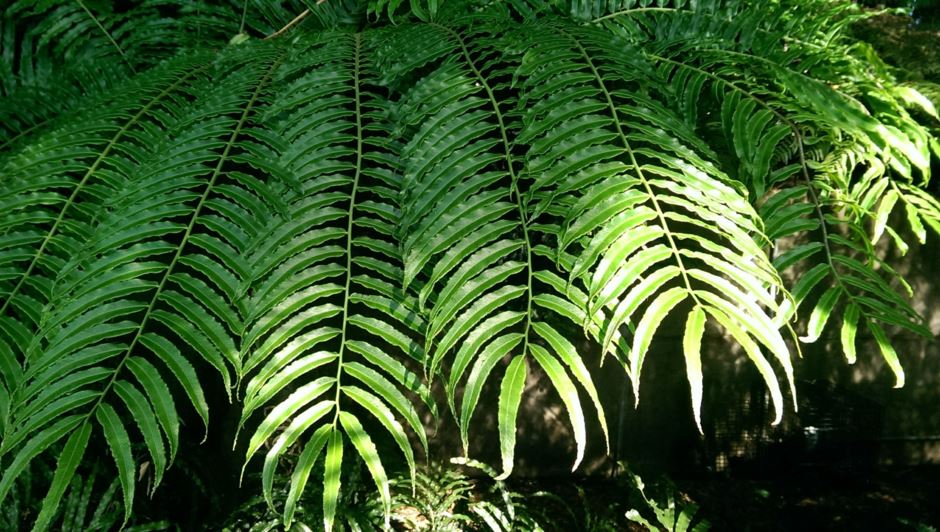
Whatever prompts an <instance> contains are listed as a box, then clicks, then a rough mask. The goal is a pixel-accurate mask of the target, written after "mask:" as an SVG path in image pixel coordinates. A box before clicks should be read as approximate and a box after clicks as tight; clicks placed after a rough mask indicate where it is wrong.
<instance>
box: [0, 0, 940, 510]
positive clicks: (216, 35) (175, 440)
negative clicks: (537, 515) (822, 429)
mask: <svg viewBox="0 0 940 532" xmlns="http://www.w3.org/2000/svg"><path fill="white" fill-rule="evenodd" d="M404 7H408V8H409V9H408V10H407V11H408V12H407V13H402V11H403V10H404V9H403V8H404ZM809 14H812V16H809ZM380 15H381V16H385V17H388V19H389V20H393V19H392V17H395V18H394V21H395V22H396V23H397V25H389V26H385V25H382V24H381V23H379V22H378V19H379V18H380ZM14 16H15V17H19V18H18V22H17V23H15V24H14V23H13V22H12V21H13V20H14V19H13V18H12V17H14ZM56 16H58V17H59V19H60V21H59V22H50V21H51V20H54V18H55V17H56ZM861 16H862V15H860V14H859V13H858V12H857V11H855V10H854V9H853V8H852V7H851V6H850V5H849V4H846V3H840V2H829V1H823V0H804V1H802V2H795V1H794V2H780V3H773V4H771V5H769V6H767V5H759V4H757V3H751V2H744V1H730V0H727V1H725V0H721V1H719V0H708V1H701V2H682V1H674V2H666V1H661V2H633V1H624V2H585V1H571V2H569V1H552V2H539V1H533V0H516V1H512V2H508V3H502V2H488V1H482V0H481V1H456V0H452V1H449V2H432V1H427V2H425V1H423V0H416V1H413V2H409V3H408V4H407V6H406V5H405V4H404V3H403V2H400V1H390V2H382V1H373V2H353V1H346V2H339V1H336V2H333V1H332V0H331V1H330V2H327V3H325V4H324V3H319V2H307V3H300V2H283V3H269V2H233V3H231V5H229V4H212V5H210V4H207V3H203V2H195V3H180V2H175V1H161V2H148V1H145V2H139V3H133V5H131V6H129V7H128V9H127V10H125V11H114V10H109V9H107V7H106V6H102V5H99V4H98V3H95V2H87V3H85V4H82V3H75V4H74V5H73V4H72V3H67V2H46V3H43V4H39V5H35V6H31V5H30V6H28V5H27V3H24V2H17V3H14V4H12V5H11V6H10V7H8V8H6V10H5V11H4V17H5V18H4V21H3V25H2V27H0V30H2V33H0V56H2V57H4V61H3V62H2V65H3V66H2V68H3V70H2V72H3V73H4V75H5V76H4V81H3V84H2V91H3V92H2V94H3V95H4V96H5V97H6V98H5V100H4V102H5V103H4V104H3V106H2V107H3V109H2V110H0V113H3V114H2V116H3V122H4V126H3V129H2V131H3V135H4V137H3V138H2V139H0V142H2V147H0V168H3V171H2V176H3V177H2V179H3V187H2V192H0V194H2V201H3V205H4V207H5V209H4V212H3V215H2V225H3V231H2V237H0V242H2V245H0V263H2V265H3V266H2V269H0V307H2V312H0V429H2V433H3V439H2V442H0V464H2V474H0V502H2V501H3V500H4V499H5V498H9V497H12V496H13V495H10V494H11V493H16V490H17V488H16V486H17V479H18V478H26V477H25V476H26V475H29V474H31V473H30V472H31V471H32V470H33V466H34V465H36V464H38V463H40V462H42V461H43V460H45V459H49V460H51V461H52V462H54V463H55V468H54V470H53V472H52V473H51V475H50V476H49V479H48V481H47V482H46V483H45V485H44V487H45V488H46V489H47V495H46V496H45V499H44V500H43V501H42V503H41V504H40V505H39V506H40V508H39V509H38V513H37V515H38V518H37V520H36V522H35V527H36V528H37V529H48V528H50V527H53V526H55V524H56V523H57V522H59V521H58V520H59V519H62V518H64V519H65V522H81V523H84V521H83V518H79V517H76V513H80V512H78V510H77V509H76V504H77V503H75V502H74V501H75V500H76V499H75V497H77V495H76V493H78V492H79V491H81V492H82V493H85V492H87V491H89V490H92V489H94V486H93V483H89V486H90V487H84V488H83V487H81V486H82V485H83V481H82V480H81V479H82V478H91V477H88V475H89V473H88V472H89V471H97V470H98V469H99V468H101V467H104V466H107V467H109V468H110V467H114V468H116V471H117V475H116V479H117V483H116V484H115V486H116V487H115V490H118V489H119V490H120V494H121V496H122V499H123V508H124V513H123V516H122V519H123V522H124V523H125V524H126V523H127V522H128V520H129V519H130V517H131V515H132V511H133V508H134V506H133V505H134V500H135V497H137V484H138V479H137V471H138V470H139V469H140V468H141V467H142V466H143V464H145V463H146V464H147V468H149V470H150V471H152V475H153V477H152V483H151V484H150V486H149V490H148V491H149V492H150V493H151V494H152V493H153V490H155V489H157V487H158V486H159V485H160V484H161V481H162V479H163V475H164V473H165V471H166V470H167V469H168V468H169V467H171V465H172V464H173V462H174V459H175V458H176V457H177V455H178V453H179V452H180V449H181V448H183V446H182V443H183V442H185V441H189V440H190V439H192V438H197V439H198V432H199V431H198V430H197V431H195V433H194V432H193V431H192V430H187V429H189V428H191V426H192V423H191V421H192V422H195V424H202V425H203V433H204V435H203V438H204V439H205V437H207V436H208V435H209V431H210V430H215V429H214V428H213V429H211V428H210V427H212V426H211V425H210V424H209V415H210V412H209V409H210V405H216V404H223V403H224V402H225V401H226V400H227V401H229V402H230V403H233V406H234V407H235V408H237V409H239V410H240V415H239V420H238V423H237V434H235V438H234V440H233V441H230V443H232V444H233V445H234V446H235V449H236V452H237V453H238V454H239V456H240V459H242V460H243V471H245V470H246V469H248V468H250V467H255V466H254V464H255V463H257V467H259V468H260V471H261V475H260V478H261V493H262V496H263V498H264V500H265V501H266V504H268V505H269V506H270V507H272V508H273V507H274V506H275V503H276V500H275V499H277V503H278V504H280V501H281V500H283V501H284V502H283V508H281V509H280V514H281V520H282V521H283V523H284V524H285V525H287V526H289V525H290V524H291V523H294V522H297V520H298V519H299V517H300V516H299V512H300V510H299V505H300V501H301V498H302V495H303V493H304V491H305V489H306V488H307V487H308V486H310V485H311V483H315V484H318V485H320V486H321V487H322V489H321V490H314V491H316V492H317V493H318V497H320V499H321V500H320V504H321V508H322V519H323V526H324V527H325V528H327V529H330V528H331V527H333V526H334V521H336V520H337V519H338V518H339V517H338V515H339V514H338V512H340V511H339V510H338V509H337V508H338V506H339V505H340V501H341V490H342V486H343V485H344V484H345V485H348V484H349V483H350V482H352V481H351V480H350V479H355V478H357V477H356V476H350V471H354V470H355V468H356V467H358V464H362V465H364V466H365V470H366V471H368V475H369V477H370V478H371V480H372V482H373V483H374V485H375V491H376V493H377V494H378V500H379V501H380V505H379V506H380V507H381V512H382V514H383V515H384V522H385V524H386V526H387V525H388V524H389V519H390V514H391V509H392V498H391V491H390V481H389V478H393V474H394V473H396V470H398V469H403V470H404V471H405V472H406V474H407V475H408V476H409V477H410V478H411V479H412V484H413V483H414V481H415V478H416V474H417V473H416V471H417V469H418V461H419V459H420V457H421V455H422V454H423V455H424V456H425V457H426V456H427V454H428V449H429V441H428V440H429V437H428V434H427V433H426V430H425V426H426V424H428V423H430V422H437V423H443V422H445V420H442V419H440V417H443V416H441V415H440V414H439V413H438V407H439V405H438V404H437V402H436V401H437V399H436V396H435V394H434V393H432V390H435V389H440V390H442V392H443V402H444V403H446V406H444V405H441V407H442V408H441V410H443V411H445V412H446V413H445V414H444V415H449V416H450V417H452V418H453V421H454V422H455V424H456V428H457V432H458V433H459V435H460V439H461V442H462V447H463V451H464V454H465V455H467V456H465V457H464V458H463V459H471V458H470V456H469V455H470V454H471V453H472V452H475V444H476V443H480V440H479V436H478V435H477V433H476V432H475V431H474V427H475V424H474V420H475V419H478V418H479V411H480V410H482V405H485V404H486V401H487V396H488V394H489V393H490V392H491V391H492V393H494V394H495V397H496V400H497V404H496V407H497V409H496V412H495V418H496V422H497V427H498V431H499V437H498V440H499V446H500V457H501V473H500V474H499V475H498V476H497V477H496V478H497V480H500V481H501V480H502V479H503V478H505V477H506V476H508V475H510V474H511V472H512V470H513V465H514V463H515V446H516V430H517V429H516V427H517V423H518V419H519V417H520V416H521V415H523V414H522V411H523V410H522V409H523V406H522V405H523V401H524V400H526V398H527V397H528V396H529V393H527V392H528V390H529V389H530V386H531V385H532V384H533V383H534V382H535V380H536V379H539V378H542V377H544V378H542V380H543V381H544V382H546V383H550V384H551V387H552V389H553V390H554V392H553V393H556V394H557V396H558V397H559V398H560V400H561V402H562V404H563V405H564V409H565V412H566V414H567V418H568V421H569V423H570V427H571V435H572V440H573V444H574V457H573V458H574V460H573V469H577V468H578V467H579V465H580V464H581V463H582V461H583V459H584V455H585V449H586V448H587V445H588V442H587V433H588V431H587V420H588V418H589V417H593V416H589V415H588V412H587V409H588V408H590V409H592V410H594V411H596V414H597V419H598V423H599V425H600V428H601V430H602V432H603V433H604V436H605V439H606V437H607V424H606V418H605V415H604V410H603V405H602V403H601V400H600V396H601V393H600V392H602V391H603V390H598V389H597V387H596V385H595V384H594V382H593V379H592V367H593V366H594V365H595V364H598V363H603V362H604V361H605V360H607V358H608V357H612V358H613V359H615V360H617V361H618V362H619V363H620V365H621V366H622V367H623V369H624V370H625V373H626V375H627V377H628V379H629V380H630V382H631V385H632V389H633V392H634V395H635V399H636V400H637V401H639V399H640V397H641V395H640V384H641V382H642V381H643V377H642V373H643V367H644V364H645V359H646V358H647V356H648V354H649V352H650V346H651V345H652V344H653V342H654V340H655V338H656V336H657V333H658V332H659V331H660V330H662V329H663V328H665V327H670V326H671V325H670V324H671V323H672V322H673V320H677V323H680V322H681V327H682V331H683V352H684V356H685V360H686V373H687V378H688V380H689V389H690V394H691V405H692V412H693V417H694V420H695V423H696V425H697V426H698V428H699V430H700V431H704V427H703V425H702V422H701V418H702V414H701V402H702V393H703V385H704V384H703V379H702V373H703V368H702V366H703V364H704V363H705V360H707V358H706V357H705V356H703V355H704V353H703V337H704V335H705V334H706V331H707V330H708V329H709V328H710V327H715V328H717V329H718V330H720V331H721V332H723V333H726V335H727V336H728V337H729V338H730V339H731V340H732V341H733V343H734V344H735V345H736V348H735V349H736V350H737V351H735V352H739V353H741V356H742V358H746V359H748V360H750V362H751V363H752V364H754V367H755V368H756V369H757V371H758V372H759V374H760V375H761V377H762V378H763V380H764V382H765V384H766V386H767V389H768V390H769V391H770V395H771V400H772V402H773V404H774V408H775V415H774V416H773V422H775V423H776V422H778V421H779V420H780V419H781V417H782V416H783V413H784V411H785V409H786V406H785V403H786V396H787V395H789V396H790V399H791V400H793V401H795V398H796V393H797V391H796V389H795V386H794V377H793V372H794V367H793V366H794V363H793V354H794V352H796V353H798V352H799V343H800V342H801V341H802V342H812V341H815V340H817V339H818V338H820V337H822V335H823V334H825V332H826V330H827V328H829V329H831V328H837V329H838V331H839V332H838V334H839V335H840V338H841V342H842V350H843V351H844V353H845V355H846V356H847V358H848V360H849V362H853V361H854V360H855V358H856V356H855V343H856V338H857V336H858V332H857V331H858V329H859V328H863V329H867V330H868V331H870V332H871V334H872V335H873V337H874V338H875V340H876V341H877V343H878V344H879V346H880V348H881V352H882V357H883V358H884V360H885V361H886V363H887V364H888V366H889V367H890V369H891V370H892V371H893V373H894V374H895V375H896V382H897V385H899V386H900V385H902V384H903V381H904V374H903V358H904V355H903V353H897V352H896V351H895V348H894V346H893V345H892V343H891V341H890V339H889V338H890V336H889V335H890V333H891V332H892V331H893V330H896V329H897V328H901V329H906V330H908V331H912V332H914V333H917V334H923V335H929V333H930V331H929V330H928V329H927V327H926V325H925V323H924V321H923V319H922V317H921V316H919V315H918V314H917V313H916V312H915V311H914V310H913V309H912V307H911V304H910V302H909V299H908V298H909V296H910V289H909V287H907V285H906V283H905V281H904V279H903V277H902V276H901V275H900V274H899V273H898V272H897V271H895V270H894V269H893V268H892V266H891V264H890V263H889V262H888V261H887V259H886V254H885V252H884V248H885V245H886V244H885V242H887V244H888V245H892V246H894V247H895V248H896V249H898V250H899V251H901V252H904V251H906V250H907V249H908V247H909V244H908V242H906V240H905V238H906V236H903V235H905V231H907V229H902V228H901V227H896V226H895V225H893V224H894V221H893V220H894V218H893V217H892V213H894V212H895V211H902V210H903V211H904V216H905V218H906V224H907V228H908V229H909V230H910V233H911V234H913V235H914V237H915V238H916V239H917V240H918V241H919V242H920V243H922V244H923V243H925V242H927V232H928V230H933V231H935V232H940V202H938V201H937V199H936V198H935V197H934V196H933V195H932V194H931V193H929V192H928V191H927V188H926V187H927V186H928V185H929V183H930V165H931V163H933V162H935V160H936V157H937V155H940V144H938V143H937V141H936V139H934V138H933V137H932V136H931V134H930V129H929V127H931V125H930V124H921V123H920V122H918V120H935V119H936V111H935V110H934V108H933V107H932V104H930V101H929V100H928V99H927V98H926V97H925V96H924V95H923V94H921V93H920V92H918V91H917V90H916V89H915V88H913V87H911V86H902V85H898V84H897V83H896V82H895V81H894V80H893V79H891V78H890V75H889V74H888V73H887V71H886V70H885V69H868V68H865V62H864V58H863V56H861V55H859V54H860V52H859V51H858V50H857V49H856V47H855V45H854V43H853V41H851V40H850V39H848V38H847V37H845V36H844V35H843V30H844V28H845V27H846V26H847V24H849V23H851V22H852V21H853V20H857V19H858V18H860V17H861ZM49 17H52V18H49ZM520 19H521V20H524V22H520ZM90 29H94V30H95V31H86V30H90ZM169 32H174V33H179V34H181V35H182V37H181V38H179V39H169V38H167V35H168V34H169ZM233 35H236V37H237V38H234V39H233V38H232V36H233ZM265 37H270V38H267V39H265ZM246 41H248V42H246ZM226 42H229V44H228V45H226V44H225V43H226ZM65 66H67V67H68V68H67V69H65V70H62V72H63V73H64V74H63V75H62V76H61V77H60V78H56V77H55V76H54V75H53V74H52V73H53V72H58V71H59V69H60V67H65ZM98 70H101V71H102V72H103V74H102V75H101V76H99V77H97V78H96V77H90V75H89V73H90V72H95V71H98ZM134 71H137V72H138V73H136V74H135V73H134ZM37 97H39V98H44V99H49V98H50V97H51V99H53V100H54V101H52V102H48V103H44V104H43V105H38V104H36V105H27V104H24V103H23V102H33V101H35V98H37ZM911 107H917V108H918V109H919V111H916V112H914V111H911V110H910V108H911ZM933 125H934V126H935V125H936V124H935V123H934V124H933ZM792 277H796V278H797V280H796V281H795V282H793V283H791V282H789V281H785V280H784V279H790V278H792ZM905 291H906V292H907V293H905ZM839 315H841V323H838V324H837V322H839V321H840V320H838V319H837V318H835V316H839ZM797 330H799V331H800V332H799V333H797ZM585 342H590V343H593V344H594V345H597V346H598V347H599V348H600V350H601V353H602V355H601V360H599V361H597V360H591V359H590V357H588V356H586V355H585V354H584V353H583V352H582V350H581V347H580V346H581V345H583V344H584V343H585ZM781 381H783V384H784V386H781ZM784 387H786V388H788V392H789V393H787V392H786V391H785V390H784ZM218 394H221V397H216V395H218ZM583 401H588V402H589V403H590V405H585V404H584V403H583ZM214 419H215V418H214ZM197 441H198V440H197ZM386 449H392V450H393V452H391V453H387V452H385V451H386ZM259 454H263V455H264V457H263V459H261V458H257V457H258V455H259ZM102 459H104V460H105V462H104V463H102V462H101V460H102ZM112 461H113V463H114V465H113V466H111V465H110V463H109V462H112ZM92 464H96V465H94V466H92ZM285 471H286V472H285ZM321 472H322V473H321ZM321 475H322V476H321ZM280 494H283V495H284V496H283V497H281V496H280ZM321 494H322V495H321ZM82 496H83V497H85V496H84V495H82ZM85 498H86V499H87V497H85ZM63 501H69V502H63ZM63 507H64V508H65V509H66V510H67V511H66V512H65V513H64V514H62V513H61V512H60V509H61V508H63ZM479 508H480V511H481V512H483V513H485V514H486V516H483V514H481V518H484V519H489V520H491V521H493V520H496V521H498V520H499V519H500V515H502V510H501V509H499V512H496V513H494V510H493V509H492V508H489V509H487V508H484V507H482V506H481V507H479ZM487 512H489V513H487ZM340 513H341V512H340ZM510 513H511V509H510ZM497 514H498V515H497ZM503 517H506V516H503ZM509 518H511V516H509V517H507V519H509ZM303 520H304V521H309V520H308V519H306V518H305V519H303ZM496 521H493V522H494V523H495V522H496ZM507 522H508V521H507Z"/></svg>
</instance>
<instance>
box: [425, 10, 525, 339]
mask: <svg viewBox="0 0 940 532" xmlns="http://www.w3.org/2000/svg"><path fill="white" fill-rule="evenodd" d="M435 26H437V27H439V28H443V29H444V30H446V31H448V32H449V33H450V34H451V35H453V36H454V38H455V39H456V40H457V42H458V43H460V50H461V53H462V54H463V57H464V59H465V60H466V62H467V65H468V66H469V67H470V69H471V70H473V74H474V75H475V76H476V78H477V80H478V81H479V82H480V86H481V87H483V90H484V91H486V96H487V98H489V101H490V105H491V106H492V107H493V113H494V114H495V115H496V121H497V123H498V124H499V134H500V136H501V137H502V142H503V150H504V154H505V155H504V157H505V159H506V167H507V168H508V169H509V178H510V181H511V185H510V188H511V190H510V196H514V197H515V203H516V208H517V209H518V211H519V219H520V222H521V223H520V226H521V227H522V238H523V240H524V241H525V255H526V267H527V269H526V272H527V273H526V286H527V290H526V312H525V330H524V332H523V344H522V353H523V354H524V355H525V354H528V352H529V330H530V329H531V326H532V293H533V291H532V278H533V275H532V273H533V267H532V241H531V239H530V238H529V227H528V225H529V221H528V218H527V216H526V210H525V205H524V204H523V200H522V194H521V193H520V192H519V176H518V175H517V174H516V170H515V168H514V167H513V161H512V148H511V143H510V142H509V136H508V135H507V134H506V123H505V121H504V120H503V113H502V111H501V110H500V108H499V102H498V101H497V99H496V96H495V94H494V93H493V88H492V87H491V86H490V84H489V82H488V81H487V80H486V77H485V76H484V75H483V73H482V72H480V69H479V68H477V66H476V63H474V61H473V57H472V56H471V55H470V50H469V49H468V48H467V43H466V41H464V39H463V37H461V36H460V34H459V33H457V32H456V31H454V30H453V29H451V28H448V27H447V26H442V25H440V24H435Z"/></svg>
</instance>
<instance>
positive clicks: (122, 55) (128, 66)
mask: <svg viewBox="0 0 940 532" xmlns="http://www.w3.org/2000/svg"><path fill="white" fill-rule="evenodd" d="M75 1H76V2H78V5H80V6H81V7H82V9H83V10H85V13H86V14H87V15H88V16H89V17H90V18H91V20H92V21H93V22H94V23H95V25H96V26H98V29H99V30H101V33H104V36H105V37H107V38H108V40H109V41H111V44H112V45H114V47H115V48H116V49H117V51H118V53H119V54H121V58H122V59H124V62H125V63H127V68H129V69H131V72H133V73H134V74H136V73H137V70H136V69H135V68H134V65H132V64H131V61H130V59H128V58H127V55H126V54H125V53H124V50H122V49H121V45H119V44H118V43H117V41H115V40H114V37H112V36H111V34H110V33H109V32H108V30H107V29H105V27H104V26H102V25H101V22H100V21H99V20H98V17H96V16H95V14H94V13H92V12H91V11H90V10H89V9H88V7H86V6H85V2H82V0H75Z"/></svg>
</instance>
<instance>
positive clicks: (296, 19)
mask: <svg viewBox="0 0 940 532" xmlns="http://www.w3.org/2000/svg"><path fill="white" fill-rule="evenodd" d="M325 1H326V0H318V1H317V4H322V3H323V2H325ZM309 14H310V10H309V9H304V10H303V12H302V13H300V14H299V15H297V16H296V17H294V18H293V19H291V21H290V22H288V23H287V24H285V25H284V27H283V28H281V29H279V30H277V31H275V32H274V33H272V34H271V35H268V36H267V37H265V38H264V39H263V40H265V41H267V40H269V39H277V38H278V37H280V36H281V35H283V34H285V33H287V32H288V31H290V30H291V29H292V28H293V27H294V26H296V25H298V24H300V23H301V22H302V21H303V20H304V19H305V18H307V15H309Z"/></svg>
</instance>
